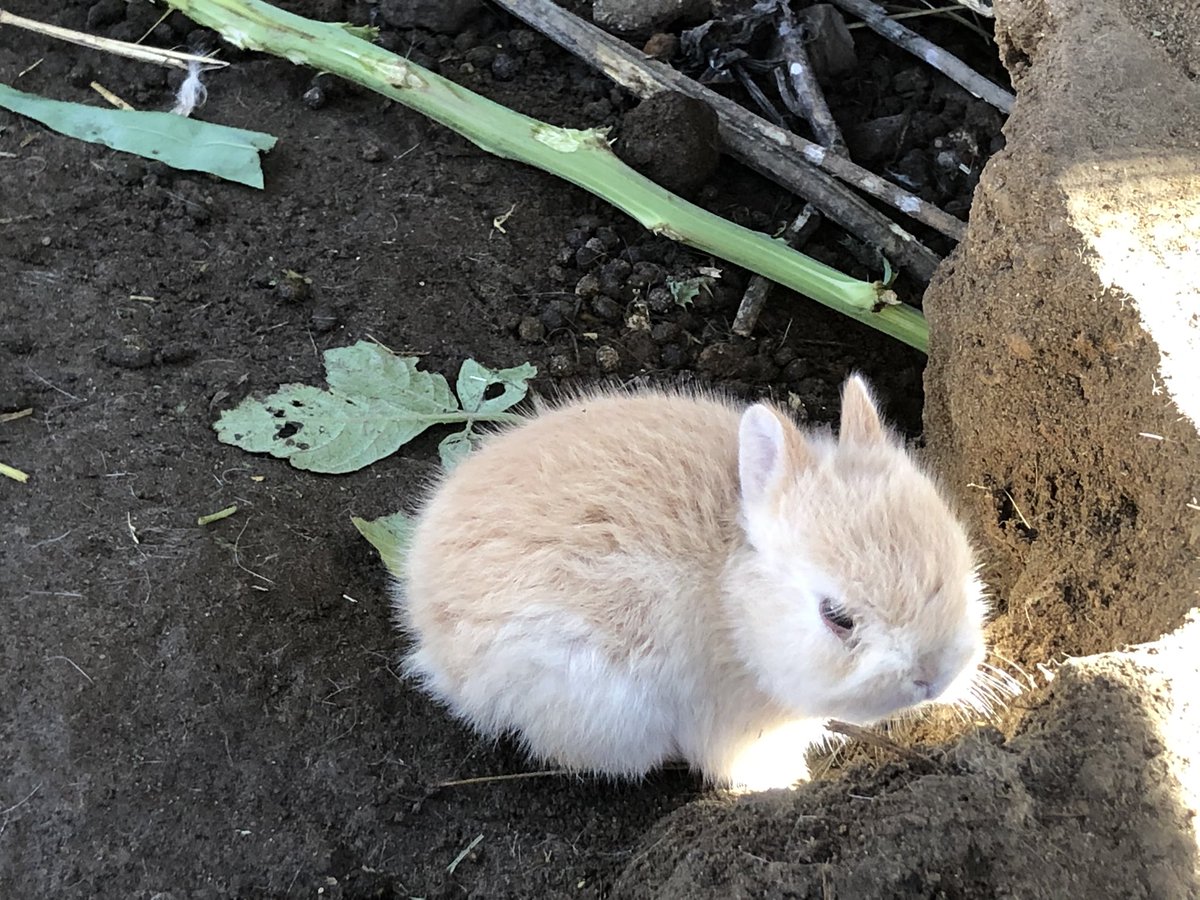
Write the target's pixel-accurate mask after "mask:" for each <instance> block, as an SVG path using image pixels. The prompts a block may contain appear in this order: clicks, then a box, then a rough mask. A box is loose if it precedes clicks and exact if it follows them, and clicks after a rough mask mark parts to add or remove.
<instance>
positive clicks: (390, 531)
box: [350, 512, 416, 578]
mask: <svg viewBox="0 0 1200 900" xmlns="http://www.w3.org/2000/svg"><path fill="white" fill-rule="evenodd" d="M350 521H351V522H353V523H354V527H355V528H357V529H358V533H359V534H361V535H362V536H363V537H365V538H366V539H367V540H368V541H370V543H371V546H372V547H374V548H375V549H376V550H377V551H378V552H379V558H380V559H382V560H383V565H384V567H385V568H386V569H387V570H388V571H389V572H391V573H392V574H393V575H394V576H396V577H397V578H403V577H404V565H405V561H406V560H407V558H408V549H409V547H411V546H412V538H413V533H414V532H415V531H416V519H414V518H413V517H412V516H410V515H408V514H407V513H402V512H398V513H393V514H392V515H390V516H384V517H382V518H380V519H371V520H368V519H360V518H359V517H358V516H351V517H350Z"/></svg>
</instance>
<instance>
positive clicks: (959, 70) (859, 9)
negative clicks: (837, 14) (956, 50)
mask: <svg viewBox="0 0 1200 900" xmlns="http://www.w3.org/2000/svg"><path fill="white" fill-rule="evenodd" d="M832 2H833V4H834V6H838V7H840V8H842V9H844V10H846V12H849V13H853V14H854V15H856V16H858V17H859V18H860V19H862V20H863V21H864V22H866V24H867V27H868V28H870V29H871V30H872V31H874V32H875V33H876V34H879V35H881V36H882V37H885V38H887V39H888V40H889V41H891V42H892V43H893V44H895V45H896V46H897V47H900V48H901V49H903V50H907V51H908V52H909V53H911V54H912V55H913V56H916V57H918V58H919V59H923V60H925V62H927V63H929V65H931V66H933V67H934V68H935V69H937V70H938V71H939V72H941V73H942V74H943V75H945V76H946V77H947V78H949V79H950V80H951V81H953V82H955V83H956V84H958V85H960V86H961V87H963V88H964V89H965V90H967V91H969V92H970V93H971V94H973V95H974V96H976V97H978V98H979V99H980V100H984V101H986V102H987V103H990V104H992V106H994V107H996V109H998V110H1000V112H1002V113H1005V114H1006V115H1007V114H1008V113H1010V112H1012V108H1013V103H1015V102H1016V99H1017V98H1016V97H1015V96H1014V95H1012V94H1010V93H1009V92H1008V91H1006V90H1004V88H1002V87H1000V86H999V85H997V84H994V83H992V82H991V81H988V80H987V79H986V78H984V77H983V76H982V75H980V74H979V73H978V72H976V71H975V70H974V69H972V68H971V67H970V66H968V65H967V64H966V63H964V62H963V61H962V60H961V59H959V58H958V57H957V56H952V55H951V54H949V53H947V52H946V51H945V50H943V49H942V48H941V47H939V46H938V45H937V44H934V43H931V42H930V41H927V40H925V38H923V37H921V36H920V35H919V34H917V33H916V32H915V31H910V30H909V29H907V28H905V27H904V26H903V25H901V24H900V23H899V22H896V21H894V20H893V19H892V18H891V17H889V16H888V14H887V10H885V9H884V8H883V7H882V6H876V5H875V4H874V3H871V2H870V0H832Z"/></svg>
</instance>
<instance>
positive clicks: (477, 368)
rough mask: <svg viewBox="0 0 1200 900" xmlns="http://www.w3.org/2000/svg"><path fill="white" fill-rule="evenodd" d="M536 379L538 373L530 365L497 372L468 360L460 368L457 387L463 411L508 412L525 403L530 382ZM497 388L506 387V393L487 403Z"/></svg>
mask: <svg viewBox="0 0 1200 900" xmlns="http://www.w3.org/2000/svg"><path fill="white" fill-rule="evenodd" d="M535 375H537V369H536V368H535V367H534V366H531V365H530V364H529V363H522V364H521V365H519V366H514V367H513V368H511V369H499V370H493V369H489V368H487V367H486V366H481V365H480V364H479V363H477V362H475V360H473V359H468V360H466V361H465V362H463V364H462V366H460V367H459V370H458V382H457V383H456V384H455V386H454V387H455V390H456V391H458V399H459V402H460V403H462V408H463V409H465V410H466V411H467V412H474V413H484V414H486V413H497V412H504V410H506V409H509V408H510V407H513V406H516V405H517V404H518V403H520V402H521V401H522V400H524V399H525V395H526V394H527V393H528V392H529V380H530V379H531V378H533V377H534V376H535ZM494 384H499V385H503V386H504V391H503V392H502V393H501V394H500V395H499V396H497V397H493V398H491V399H490V400H484V399H483V395H484V394H485V393H487V389H488V388H490V387H491V386H492V385H494Z"/></svg>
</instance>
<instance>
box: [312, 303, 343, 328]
mask: <svg viewBox="0 0 1200 900" xmlns="http://www.w3.org/2000/svg"><path fill="white" fill-rule="evenodd" d="M310 321H311V323H312V330H313V331H315V332H317V334H325V332H327V331H332V330H333V329H334V328H336V327H337V325H338V321H339V319H338V314H337V311H336V310H335V309H334V308H333V307H331V306H318V307H317V308H316V309H314V310H313V312H312V316H311V317H310Z"/></svg>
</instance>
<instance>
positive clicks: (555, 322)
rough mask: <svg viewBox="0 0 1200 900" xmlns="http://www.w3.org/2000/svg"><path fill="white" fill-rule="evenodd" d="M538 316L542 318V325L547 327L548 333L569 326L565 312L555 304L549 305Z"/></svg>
mask: <svg viewBox="0 0 1200 900" xmlns="http://www.w3.org/2000/svg"><path fill="white" fill-rule="evenodd" d="M538 318H539V319H541V320H542V326H543V327H544V328H545V329H546V333H547V334H549V333H550V332H553V331H558V329H560V328H566V327H567V320H566V319H565V318H564V317H563V314H562V313H561V312H559V311H558V309H557V308H556V307H553V306H547V307H546V308H545V309H543V310H541V312H539V313H538Z"/></svg>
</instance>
